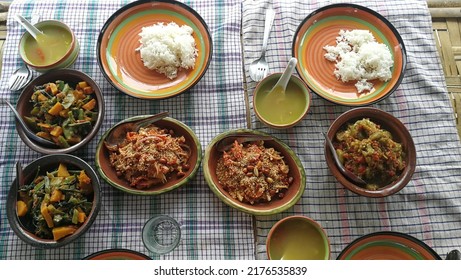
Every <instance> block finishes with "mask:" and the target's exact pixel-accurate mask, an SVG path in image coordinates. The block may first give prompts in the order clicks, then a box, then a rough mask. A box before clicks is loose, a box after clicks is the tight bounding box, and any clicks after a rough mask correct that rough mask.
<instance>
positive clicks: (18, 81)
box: [8, 64, 32, 91]
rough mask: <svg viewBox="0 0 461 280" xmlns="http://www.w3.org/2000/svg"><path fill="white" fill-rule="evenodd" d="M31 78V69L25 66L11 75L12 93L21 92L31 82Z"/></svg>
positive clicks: (10, 86)
mask: <svg viewBox="0 0 461 280" xmlns="http://www.w3.org/2000/svg"><path fill="white" fill-rule="evenodd" d="M31 77H32V72H31V71H30V70H29V67H27V65H25V64H24V65H23V66H22V67H20V68H18V69H17V70H16V71H14V73H13V75H11V77H10V80H9V82H8V87H9V88H10V90H12V91H16V90H20V89H22V88H23V87H24V86H25V85H26V84H27V83H28V82H29V80H30V78H31Z"/></svg>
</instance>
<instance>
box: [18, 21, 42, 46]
mask: <svg viewBox="0 0 461 280" xmlns="http://www.w3.org/2000/svg"><path fill="white" fill-rule="evenodd" d="M14 19H15V20H16V21H17V22H19V23H20V24H21V25H22V27H24V28H25V29H26V30H27V32H29V34H30V35H31V36H32V37H34V39H35V40H36V41H37V43H43V42H44V39H45V37H46V35H45V34H44V33H43V31H41V30H38V29H37V27H35V26H34V25H33V24H32V23H30V22H29V21H28V20H27V19H25V18H23V17H22V16H20V15H15V16H14Z"/></svg>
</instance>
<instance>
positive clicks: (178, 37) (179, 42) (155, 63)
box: [136, 22, 198, 80]
mask: <svg viewBox="0 0 461 280" xmlns="http://www.w3.org/2000/svg"><path fill="white" fill-rule="evenodd" d="M193 32H194V31H193V29H192V28H191V27H190V26H188V25H183V26H181V27H180V26H178V25H177V24H176V23H174V22H170V23H168V24H164V23H157V24H154V25H152V26H147V27H143V28H142V30H141V33H139V36H140V37H141V39H140V40H139V42H140V43H141V45H140V46H139V48H137V49H136V51H139V52H140V55H141V59H142V61H143V63H144V66H145V67H147V68H148V69H151V70H155V71H157V72H158V73H161V74H164V75H165V76H167V77H168V78H169V79H171V80H172V79H174V78H176V77H177V75H178V70H179V69H180V68H182V69H194V65H195V59H196V57H197V52H198V51H197V48H196V44H195V39H194V37H193V36H192V33H193Z"/></svg>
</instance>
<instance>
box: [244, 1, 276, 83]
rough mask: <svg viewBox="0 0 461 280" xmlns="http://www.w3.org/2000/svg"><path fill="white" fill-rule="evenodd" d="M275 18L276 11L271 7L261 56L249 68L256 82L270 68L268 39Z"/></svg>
mask: <svg viewBox="0 0 461 280" xmlns="http://www.w3.org/2000/svg"><path fill="white" fill-rule="evenodd" d="M274 18H275V11H274V10H273V9H271V8H268V9H267V10H266V19H265V23H264V37H263V47H262V51H261V57H260V58H259V59H257V60H255V61H253V62H252V63H251V65H250V68H249V73H250V78H251V79H252V80H253V81H255V82H259V81H261V80H262V79H264V77H266V76H267V72H268V69H269V65H268V64H267V61H266V50H267V41H268V40H269V33H270V31H271V28H272V24H273V23H274Z"/></svg>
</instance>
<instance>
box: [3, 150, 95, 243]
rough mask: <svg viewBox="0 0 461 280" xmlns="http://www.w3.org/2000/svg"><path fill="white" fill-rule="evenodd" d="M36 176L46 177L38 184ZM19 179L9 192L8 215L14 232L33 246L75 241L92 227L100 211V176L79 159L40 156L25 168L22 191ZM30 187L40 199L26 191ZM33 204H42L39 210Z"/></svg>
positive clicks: (61, 156) (62, 156) (64, 156)
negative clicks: (18, 185)
mask: <svg viewBox="0 0 461 280" xmlns="http://www.w3.org/2000/svg"><path fill="white" fill-rule="evenodd" d="M62 166H65V168H64V167H62ZM82 171H84V174H82ZM48 173H49V174H48ZM37 176H45V177H43V178H44V179H43V180H42V181H38V180H36V178H37ZM45 178H48V179H45ZM17 180H18V178H16V179H15V180H14V181H13V183H12V184H11V188H10V191H9V192H8V196H7V201H6V215H7V218H8V222H9V224H10V226H11V229H12V230H13V232H14V233H15V234H16V235H17V236H18V237H19V238H20V239H21V240H23V241H24V242H26V243H27V244H29V245H32V246H34V247H37V248H42V249H52V248H58V247H61V246H64V245H67V244H69V243H72V242H74V241H75V240H76V239H77V238H79V237H80V236H81V235H83V234H84V233H85V232H86V231H87V230H88V229H89V228H90V227H91V225H92V224H93V222H94V221H95V219H96V217H97V215H98V212H99V209H100V208H101V188H100V183H99V179H98V176H97V175H96V173H95V172H94V170H93V169H92V168H91V166H90V165H88V163H86V162H85V161H84V160H82V159H80V158H78V157H76V156H73V155H68V154H55V155H46V156H43V157H40V158H38V159H36V160H34V161H32V162H31V163H29V164H28V165H27V166H26V167H25V168H24V170H23V182H22V183H20V185H21V187H20V190H21V191H18V188H17V184H18V181H17ZM73 182H75V183H73ZM28 187H29V188H30V187H33V190H32V191H33V192H34V193H35V194H38V197H37V198H33V197H31V196H30V195H31V193H29V191H23V188H26V189H27V188H28ZM47 188H49V192H48V189H47ZM42 190H43V191H42ZM31 199H32V200H31ZM85 200H86V202H85ZM37 201H38V202H37ZM32 202H34V203H40V204H39V205H40V207H39V208H35V207H34V206H33V204H32ZM77 203H78V205H76V204H77ZM89 203H91V204H89ZM34 209H35V210H34ZM76 212H77V213H76ZM43 221H46V223H43ZM51 234H52V235H51Z"/></svg>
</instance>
